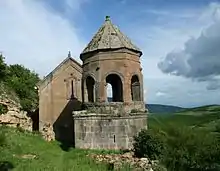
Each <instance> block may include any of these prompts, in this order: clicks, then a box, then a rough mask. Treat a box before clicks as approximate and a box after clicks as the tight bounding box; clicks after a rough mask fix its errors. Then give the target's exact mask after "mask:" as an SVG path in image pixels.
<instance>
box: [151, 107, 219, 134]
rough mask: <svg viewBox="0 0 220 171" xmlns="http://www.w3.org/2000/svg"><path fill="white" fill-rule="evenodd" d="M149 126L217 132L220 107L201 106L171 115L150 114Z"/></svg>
mask: <svg viewBox="0 0 220 171" xmlns="http://www.w3.org/2000/svg"><path fill="white" fill-rule="evenodd" d="M148 124H149V127H155V126H165V125H167V124H172V125H176V126H181V125H182V126H193V127H198V128H204V129H207V130H215V129H216V126H219V125H220V105H208V106H200V107H195V108H191V109H186V110H181V111H178V112H176V113H170V114H169V115H164V114H160V113H156V114H152V115H150V114H149V118H148Z"/></svg>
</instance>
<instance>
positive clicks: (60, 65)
mask: <svg viewBox="0 0 220 171" xmlns="http://www.w3.org/2000/svg"><path fill="white" fill-rule="evenodd" d="M69 54H70V53H69ZM69 60H71V61H72V62H73V63H75V64H76V65H78V66H79V67H80V68H82V65H81V64H80V63H79V62H77V61H76V60H75V59H73V58H72V57H71V56H70V55H68V57H67V58H66V59H64V60H63V61H62V62H61V63H60V64H59V65H58V66H57V67H56V68H54V70H53V71H51V72H50V73H49V74H48V75H47V76H45V77H44V78H43V80H41V81H39V82H38V83H37V86H40V85H42V84H43V83H44V82H45V81H46V80H48V79H49V78H51V77H52V76H53V75H54V73H55V72H56V71H57V70H58V69H59V68H61V67H62V66H63V65H64V64H65V63H67V62H68V61H69ZM78 71H79V72H81V73H82V70H78Z"/></svg>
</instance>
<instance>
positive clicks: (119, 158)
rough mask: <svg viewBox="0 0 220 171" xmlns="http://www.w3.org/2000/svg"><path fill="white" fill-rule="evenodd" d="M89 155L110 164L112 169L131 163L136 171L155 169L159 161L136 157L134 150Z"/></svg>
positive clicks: (151, 170)
mask: <svg viewBox="0 0 220 171" xmlns="http://www.w3.org/2000/svg"><path fill="white" fill-rule="evenodd" d="M89 157H91V158H92V159H94V160H95V161H96V162H103V163H107V164H108V165H109V168H110V170H111V169H112V170H119V169H120V168H122V166H123V165H129V166H130V167H131V168H133V169H134V170H135V171H138V170H139V171H141V170H143V171H154V170H155V169H153V168H156V167H157V164H158V162H157V161H150V160H149V159H148V158H136V157H134V154H133V153H132V152H127V153H124V154H89Z"/></svg>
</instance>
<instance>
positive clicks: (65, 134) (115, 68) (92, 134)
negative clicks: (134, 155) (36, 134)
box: [38, 16, 147, 149]
mask: <svg viewBox="0 0 220 171" xmlns="http://www.w3.org/2000/svg"><path fill="white" fill-rule="evenodd" d="M141 55H142V52H141V50H140V49H139V48H138V47H136V46H135V45H134V44H133V43H132V42H131V41H130V40H129V38H128V37H127V36H125V35H124V34H123V33H122V32H121V31H120V30H119V29H118V27H117V26H115V25H113V24H112V22H111V20H110V17H109V16H107V17H106V19H105V22H104V24H103V25H102V26H101V27H100V29H99V30H98V32H97V33H96V34H95V35H94V37H93V38H92V40H91V41H90V42H89V44H88V45H87V47H86V48H85V49H84V50H83V51H82V53H81V54H80V59H81V60H82V62H83V64H82V65H81V64H80V63H78V62H77V61H76V60H74V59H73V58H72V57H71V54H70V53H69V55H68V57H67V58H66V59H65V60H64V61H63V62H62V63H61V64H59V65H58V66H57V67H56V68H55V69H54V70H53V71H52V72H51V73H49V74H48V75H47V76H46V77H44V79H43V80H42V81H41V82H40V84H39V87H38V88H39V128H40V131H43V128H44V125H45V124H50V125H51V126H52V127H53V132H54V134H55V138H56V139H57V140H59V141H63V142H70V143H72V144H73V145H74V146H75V147H79V148H110V149H112V148H113V149H119V148H129V147H130V146H131V143H132V137H133V136H134V135H135V134H136V133H137V132H138V131H139V130H140V129H143V128H145V127H146V124H147V115H146V112H145V111H146V110H145V104H144V97H143V75H142V68H141V63H140V57H141ZM107 83H109V84H111V86H112V99H111V101H108V98H107Z"/></svg>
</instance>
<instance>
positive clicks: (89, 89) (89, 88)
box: [86, 76, 95, 102]
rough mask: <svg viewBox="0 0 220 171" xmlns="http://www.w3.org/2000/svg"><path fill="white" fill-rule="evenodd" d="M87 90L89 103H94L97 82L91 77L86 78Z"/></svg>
mask: <svg viewBox="0 0 220 171" xmlns="http://www.w3.org/2000/svg"><path fill="white" fill-rule="evenodd" d="M86 89H87V93H88V102H94V101H95V99H94V98H95V97H94V89H95V80H94V79H93V78H92V77H91V76H88V77H87V78H86Z"/></svg>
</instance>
